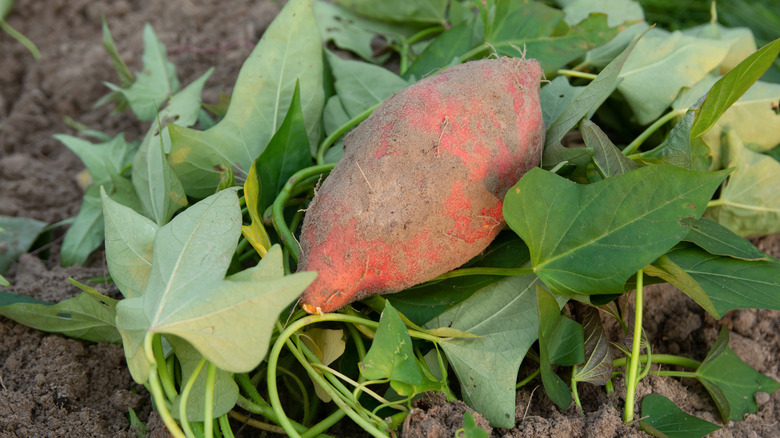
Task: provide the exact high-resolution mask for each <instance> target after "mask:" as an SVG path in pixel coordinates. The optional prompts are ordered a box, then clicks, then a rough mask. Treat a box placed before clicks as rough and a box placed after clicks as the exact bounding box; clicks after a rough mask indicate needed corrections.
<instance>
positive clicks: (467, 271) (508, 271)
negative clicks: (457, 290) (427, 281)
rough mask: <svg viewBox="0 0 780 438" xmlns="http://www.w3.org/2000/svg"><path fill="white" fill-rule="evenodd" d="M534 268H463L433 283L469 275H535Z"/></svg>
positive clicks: (436, 279) (435, 279)
mask: <svg viewBox="0 0 780 438" xmlns="http://www.w3.org/2000/svg"><path fill="white" fill-rule="evenodd" d="M533 273H534V268H487V267H482V268H463V269H456V270H454V271H450V272H447V273H446V274H441V275H439V276H438V277H436V278H434V279H433V280H431V281H440V280H445V279H447V278H456V277H465V276H468V275H504V276H511V275H527V274H533Z"/></svg>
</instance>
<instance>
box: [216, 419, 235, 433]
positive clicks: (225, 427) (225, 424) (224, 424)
mask: <svg viewBox="0 0 780 438" xmlns="http://www.w3.org/2000/svg"><path fill="white" fill-rule="evenodd" d="M219 429H220V430H221V431H222V435H223V436H224V437H225V438H235V435H233V429H231V428H230V419H229V418H228V414H223V415H222V416H221V417H219Z"/></svg>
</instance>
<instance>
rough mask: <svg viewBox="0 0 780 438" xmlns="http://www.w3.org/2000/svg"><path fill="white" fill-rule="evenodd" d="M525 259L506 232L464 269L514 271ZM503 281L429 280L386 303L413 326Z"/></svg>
mask: <svg viewBox="0 0 780 438" xmlns="http://www.w3.org/2000/svg"><path fill="white" fill-rule="evenodd" d="M528 259H529V254H528V247H526V246H525V243H523V241H522V240H521V239H520V238H518V237H517V235H516V234H515V233H513V232H511V231H507V232H502V233H500V234H499V235H498V237H497V238H496V239H495V240H494V241H493V243H492V244H491V245H490V246H489V247H488V248H487V249H486V250H485V251H484V252H483V253H482V254H481V255H480V256H477V257H476V258H475V259H474V260H472V261H471V262H469V263H468V264H466V265H465V267H494V268H518V267H520V266H522V265H523V264H525V263H527V262H528ZM505 278H506V277H504V276H499V275H470V276H465V277H456V278H449V279H446V280H433V281H431V282H428V283H424V284H422V285H419V286H414V287H411V288H409V289H407V290H405V291H402V292H399V293H396V294H392V295H388V296H387V300H388V301H391V302H392V303H393V306H394V307H395V308H396V309H398V311H399V312H401V313H402V314H403V315H404V316H406V317H407V318H409V319H410V320H411V321H412V322H414V323H415V324H424V323H426V322H427V321H430V320H431V319H433V318H435V317H436V316H438V315H440V314H441V313H442V312H444V311H446V310H447V309H449V308H451V307H454V306H456V305H457V304H458V303H460V302H462V301H464V300H466V299H467V298H469V297H470V296H472V295H473V294H475V293H476V292H477V291H479V290H480V289H483V288H485V287H487V286H489V285H491V284H493V283H496V282H498V281H500V280H503V279H505Z"/></svg>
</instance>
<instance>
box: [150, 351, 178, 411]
mask: <svg viewBox="0 0 780 438" xmlns="http://www.w3.org/2000/svg"><path fill="white" fill-rule="evenodd" d="M152 352H153V353H154V360H155V361H156V362H157V368H158V369H157V372H158V375H159V377H160V382H161V383H162V388H163V390H164V391H165V396H166V397H167V398H168V400H170V401H171V402H173V401H174V400H176V396H177V395H178V393H177V392H176V387H175V385H174V382H173V379H172V378H171V375H170V373H168V363H167V362H166V360H165V354H164V353H163V349H162V336H154V337H153V338H152Z"/></svg>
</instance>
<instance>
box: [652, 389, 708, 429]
mask: <svg viewBox="0 0 780 438" xmlns="http://www.w3.org/2000/svg"><path fill="white" fill-rule="evenodd" d="M639 427H641V428H642V430H643V431H645V432H647V433H648V434H650V435H652V436H655V437H661V438H700V437H703V436H705V435H707V434H709V433H712V432H715V431H716V430H718V429H720V428H721V427H720V426H718V425H715V424H712V423H710V422H709V421H705V420H702V419H700V418H696V417H694V416H692V415H688V414H686V413H685V412H683V410H682V409H680V408H678V407H677V405H675V404H674V402H672V401H671V400H669V399H668V398H666V397H664V396H662V395H658V394H647V395H646V396H644V398H642V419H641V420H639Z"/></svg>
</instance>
